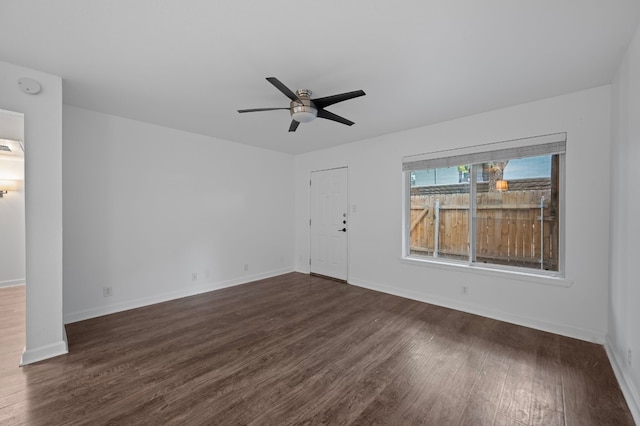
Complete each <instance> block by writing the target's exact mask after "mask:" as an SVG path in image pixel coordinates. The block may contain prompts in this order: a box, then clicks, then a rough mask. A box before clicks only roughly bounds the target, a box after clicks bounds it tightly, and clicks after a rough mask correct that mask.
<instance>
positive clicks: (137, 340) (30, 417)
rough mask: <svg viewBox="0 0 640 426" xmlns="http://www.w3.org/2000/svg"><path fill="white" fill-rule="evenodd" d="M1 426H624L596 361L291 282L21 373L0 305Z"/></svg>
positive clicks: (75, 337)
mask: <svg viewBox="0 0 640 426" xmlns="http://www.w3.org/2000/svg"><path fill="white" fill-rule="evenodd" d="M0 327H1V330H2V334H1V337H0V344H1V346H0V348H1V349H0V382H1V386H0V424H2V425H5V424H7V425H13V424H20V425H22V424H25V425H51V424H53V425H62V424H64V425H85V424H91V425H97V424H114V425H119V424H149V425H160V424H175V425H192V424H193V425H197V424H249V425H285V424H354V425H371V424H386V425H412V424H427V425H563V424H566V425H580V426H585V425H633V424H634V423H633V419H632V417H631V414H630V412H629V409H628V407H627V405H626V403H625V401H624V398H623V396H622V393H621V391H620V388H619V386H618V384H617V382H616V379H615V377H614V374H613V371H612V369H611V366H610V364H609V361H608V359H607V357H606V354H605V352H604V349H603V347H602V346H600V345H596V344H592V343H587V342H583V341H579V340H574V339H570V338H566V337H561V336H557V335H554V334H549V333H544V332H541V331H537V330H532V329H529V328H525V327H519V326H515V325H511V324H507V323H503V322H499V321H495V320H491V319H487V318H483V317H479V316H475V315H470V314H466V313H462V312H458V311H454V310H450V309H445V308H441V307H437V306H433V305H429V304H424V303H420V302H416V301H412V300H407V299H403V298H400V297H395V296H390V295H386V294H382V293H377V292H374V291H370V290H366V289H362V288H358V287H355V286H350V285H348V284H343V283H338V282H335V281H331V280H327V279H323V278H319V277H311V276H308V275H303V274H298V273H292V274H287V275H283V276H280V277H275V278H271V279H268V280H263V281H258V282H255V283H251V284H246V285H242V286H237V287H233V288H228V289H224V290H219V291H215V292H210V293H206V294H203V295H198V296H193V297H188V298H184V299H179V300H175V301H171V302H167V303H162V304H158V305H153V306H148V307H145V308H140V309H136V310H131V311H127V312H122V313H118V314H114V315H109V316H104V317H101V318H95V319H91V320H87V321H82V322H78V323H74V324H69V325H67V335H68V339H69V346H70V353H69V354H68V355H64V356H60V357H57V358H54V359H51V360H47V361H43V362H40V363H37V364H34V365H29V366H26V367H23V368H19V367H18V362H19V358H20V354H21V351H22V348H23V346H24V343H23V342H24V289H23V288H21V287H14V288H6V289H0Z"/></svg>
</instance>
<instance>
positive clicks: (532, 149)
mask: <svg viewBox="0 0 640 426" xmlns="http://www.w3.org/2000/svg"><path fill="white" fill-rule="evenodd" d="M566 142H567V133H566V132H563V133H553V134H549V135H541V136H532V137H527V138H521V139H513V140H509V141H502V142H492V143H486V144H482V145H473V146H469V147H464V148H454V149H446V150H442V151H434V152H427V153H424V154H416V155H408V156H405V157H402V170H403V171H410V170H421V169H432V168H443V167H453V166H459V165H461V164H474V163H484V162H487V161H495V160H509V159H512V158H522V157H536V156H539V155H547V154H560V153H564V152H565V150H566Z"/></svg>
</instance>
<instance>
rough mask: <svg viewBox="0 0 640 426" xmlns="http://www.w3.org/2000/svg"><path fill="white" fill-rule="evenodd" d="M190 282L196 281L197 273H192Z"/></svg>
mask: <svg viewBox="0 0 640 426" xmlns="http://www.w3.org/2000/svg"><path fill="white" fill-rule="evenodd" d="M191 281H198V273H197V272H194V273H192V274H191Z"/></svg>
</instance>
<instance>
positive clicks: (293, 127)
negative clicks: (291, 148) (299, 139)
mask: <svg viewBox="0 0 640 426" xmlns="http://www.w3.org/2000/svg"><path fill="white" fill-rule="evenodd" d="M299 124H300V123H299V122H297V121H296V120H291V126H289V131H290V132H295V131H296V129H297V128H298V125H299Z"/></svg>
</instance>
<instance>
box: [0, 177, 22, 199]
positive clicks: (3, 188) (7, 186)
mask: <svg viewBox="0 0 640 426" xmlns="http://www.w3.org/2000/svg"><path fill="white" fill-rule="evenodd" d="M17 188H18V181H16V180H8V179H5V180H0V198H2V196H3V195H4V194H6V193H7V192H9V191H15V190H16V189H17Z"/></svg>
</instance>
